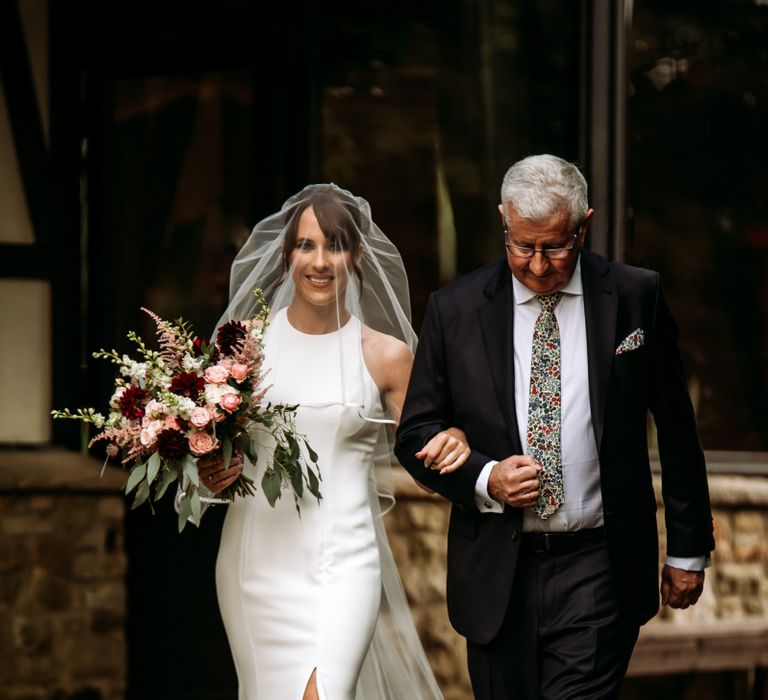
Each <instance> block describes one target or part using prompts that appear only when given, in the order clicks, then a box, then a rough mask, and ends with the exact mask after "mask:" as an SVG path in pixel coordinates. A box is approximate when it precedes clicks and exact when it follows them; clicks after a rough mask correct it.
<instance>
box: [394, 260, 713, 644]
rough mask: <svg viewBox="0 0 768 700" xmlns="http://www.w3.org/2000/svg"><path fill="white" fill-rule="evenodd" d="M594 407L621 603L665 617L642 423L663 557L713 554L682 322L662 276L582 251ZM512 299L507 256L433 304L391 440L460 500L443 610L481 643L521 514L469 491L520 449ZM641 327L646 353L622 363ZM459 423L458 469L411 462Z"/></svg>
mask: <svg viewBox="0 0 768 700" xmlns="http://www.w3.org/2000/svg"><path fill="white" fill-rule="evenodd" d="M579 264H580V265H581V273H582V282H583V288H584V310H585V317H586V332H587V355H588V358H587V360H588V367H589V394H590V396H589V399H590V407H591V411H592V423H593V425H594V431H595V441H596V444H597V446H598V453H599V456H600V483H601V489H602V499H603V509H604V518H605V531H606V539H607V547H608V552H609V556H610V561H611V569H612V573H613V577H614V581H615V586H616V592H617V596H618V601H619V608H620V611H621V614H622V615H623V617H624V619H625V620H626V621H627V622H628V623H630V624H642V623H644V622H646V621H647V620H648V619H649V618H651V617H652V616H653V615H654V614H655V613H656V611H657V610H658V605H659V594H658V562H659V550H658V538H657V531H656V500H655V497H654V492H653V488H652V484H651V471H650V466H649V460H648V445H647V438H646V436H647V414H648V410H649V409H650V411H651V412H652V413H653V416H654V418H655V421H656V425H657V429H658V442H659V456H660V460H661V465H662V483H663V496H664V505H665V516H666V526H667V552H668V553H669V554H670V555H672V556H679V557H693V556H701V555H703V554H707V553H709V552H710V551H711V550H712V549H713V548H714V540H713V537H712V516H711V511H710V503H709V492H708V488H707V479H706V469H705V464H704V456H703V453H702V450H701V446H700V442H699V437H698V432H697V429H696V423H695V419H694V414H693V409H692V406H691V402H690V398H689V396H688V389H687V384H686V378H685V373H684V370H683V366H682V362H681V359H680V353H679V350H678V346H677V326H676V324H675V322H674V320H673V319H672V316H671V315H670V312H669V309H668V308H667V305H666V303H665V301H664V297H663V294H662V291H661V285H660V278H659V275H658V273H656V272H652V271H649V270H643V269H640V268H635V267H630V266H629V265H623V264H620V263H614V262H608V261H606V260H604V259H603V258H601V257H599V256H597V255H594V254H592V253H589V252H587V251H582V253H581V259H580V263H579ZM513 323H514V304H513V298H512V278H511V272H510V270H509V268H508V266H507V263H506V260H501V261H498V262H495V263H492V264H490V265H487V266H485V267H483V268H481V269H480V270H477V271H476V272H473V273H471V274H469V275H467V276H465V277H462V278H461V279H459V280H457V281H455V282H453V283H452V284H450V285H448V286H447V287H445V288H444V289H441V290H440V291H438V292H436V293H435V294H433V295H432V296H431V297H430V300H429V304H428V307H427V312H426V316H425V319H424V324H423V326H422V331H421V335H420V338H419V347H418V350H417V352H416V357H415V361H414V366H413V373H412V375H411V380H410V384H409V387H408V393H407V396H406V400H405V405H404V408H403V414H402V417H401V421H400V427H399V429H398V433H397V446H396V450H395V451H396V454H397V456H398V459H399V460H400V462H401V463H402V464H403V466H405V468H406V469H407V470H408V471H409V472H410V473H411V474H412V475H413V477H414V478H415V479H417V480H418V481H420V482H422V483H424V484H426V485H427V486H429V487H430V488H432V489H434V490H435V491H437V492H438V493H440V494H441V495H443V496H444V497H445V498H447V499H448V500H450V501H452V503H453V508H452V509H451V518H450V525H449V528H448V613H449V616H450V618H451V622H452V623H453V625H454V627H455V628H456V629H457V630H458V631H459V632H460V633H461V634H463V635H464V636H466V637H467V638H469V639H470V640H472V641H475V642H478V643H486V642H488V641H490V640H491V639H493V637H495V636H496V634H497V633H498V631H499V629H500V627H501V624H502V621H503V620H504V617H505V614H506V610H507V604H508V602H509V596H510V592H511V589H512V581H513V579H514V576H515V564H516V561H517V553H518V547H519V544H520V536H521V526H522V517H523V511H522V510H520V509H516V508H511V507H509V506H507V507H506V508H505V512H504V514H503V515H498V514H481V513H480V512H479V511H478V510H477V508H476V507H475V503H474V494H475V482H476V480H477V477H478V475H479V473H480V471H481V470H482V468H483V466H484V465H485V464H486V463H487V462H488V461H489V460H491V459H496V460H501V459H504V458H505V457H508V456H510V455H514V454H522V453H523V450H522V446H521V444H520V438H519V431H518V425H517V417H516V414H515V399H514V397H515V387H514V367H513V358H512V351H513V347H512V344H513V332H512V328H513ZM637 328H642V329H643V330H644V332H645V344H644V345H643V346H642V347H641V348H640V349H637V350H633V351H631V352H627V353H625V354H622V355H619V356H616V355H615V350H616V347H617V346H618V345H619V344H620V343H621V341H622V340H623V339H624V338H626V337H627V336H628V335H629V334H630V333H631V332H632V331H634V330H635V329H637ZM450 426H458V427H460V428H461V429H462V430H464V431H465V432H466V434H467V437H468V440H469V444H470V447H471V448H472V453H471V455H470V457H469V459H468V461H467V462H466V463H465V464H464V465H463V466H462V467H461V468H460V469H459V470H458V471H456V472H454V473H453V474H448V475H442V476H441V475H439V474H437V473H436V472H433V471H430V470H428V469H425V468H424V466H423V463H422V462H421V461H420V460H418V459H416V458H415V456H414V455H415V453H416V452H417V451H418V450H419V449H420V448H421V447H422V446H423V445H424V444H425V443H426V442H427V441H428V440H429V439H430V438H431V437H432V436H433V435H434V434H435V433H437V432H439V431H440V430H443V429H445V428H448V427H450Z"/></svg>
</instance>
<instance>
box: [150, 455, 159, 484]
mask: <svg viewBox="0 0 768 700" xmlns="http://www.w3.org/2000/svg"><path fill="white" fill-rule="evenodd" d="M159 471H160V455H159V454H158V453H157V452H155V453H154V454H153V455H152V456H151V457H150V458H149V461H148V462H147V481H148V482H149V483H150V484H151V483H152V482H153V481H154V480H155V477H156V476H157V473H158V472H159Z"/></svg>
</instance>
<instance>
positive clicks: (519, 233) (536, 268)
mask: <svg viewBox="0 0 768 700" xmlns="http://www.w3.org/2000/svg"><path fill="white" fill-rule="evenodd" d="M499 212H500V213H501V216H502V219H503V220H504V223H505V224H506V227H507V232H508V235H507V243H508V244H510V247H508V248H507V263H508V264H509V269H510V270H512V274H513V275H514V276H515V277H516V278H517V279H518V280H519V281H520V282H521V283H522V284H524V285H525V286H526V287H528V289H530V290H531V291H532V292H535V293H536V294H543V295H546V294H554V293H555V292H559V291H560V290H561V289H563V288H564V287H565V286H566V285H567V284H568V281H569V280H570V279H571V276H572V275H573V271H574V270H575V269H576V264H577V262H578V260H579V251H580V250H581V247H582V245H583V244H584V234H585V233H586V230H587V227H588V225H589V220H590V218H591V217H592V209H590V210H589V211H588V212H587V213H586V214H585V216H584V218H583V219H582V220H581V221H580V222H579V227H578V229H577V230H573V228H572V227H569V222H568V215H567V214H565V213H563V214H556V215H554V216H552V217H551V218H550V219H548V220H547V221H545V222H544V223H542V224H533V223H531V222H530V221H525V220H524V219H521V218H520V217H519V216H518V215H517V212H516V211H515V210H514V209H513V208H512V207H511V206H510V205H508V204H506V205H504V204H499ZM574 234H575V236H576V238H575V240H574ZM571 245H573V250H571V251H570V252H569V253H568V254H567V255H566V256H565V257H563V258H559V259H551V258H547V257H546V255H544V254H543V253H542V252H541V251H542V250H547V249H550V248H570V247H571ZM515 246H520V247H524V248H535V249H537V252H536V253H535V254H534V256H533V257H532V258H526V257H522V256H521V255H516V254H515Z"/></svg>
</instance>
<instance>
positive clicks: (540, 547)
mask: <svg viewBox="0 0 768 700" xmlns="http://www.w3.org/2000/svg"><path fill="white" fill-rule="evenodd" d="M597 542H605V528H602V527H593V528H590V529H588V530H573V531H572V532H524V533H523V537H522V539H521V541H520V548H521V549H522V550H523V551H525V552H535V553H538V554H542V553H544V552H572V551H573V550H576V549H580V548H581V547H584V546H585V545H588V544H596V543H597Z"/></svg>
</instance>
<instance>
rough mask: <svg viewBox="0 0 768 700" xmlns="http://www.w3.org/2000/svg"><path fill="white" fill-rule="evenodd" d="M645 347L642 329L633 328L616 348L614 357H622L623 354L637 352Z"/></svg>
mask: <svg viewBox="0 0 768 700" xmlns="http://www.w3.org/2000/svg"><path fill="white" fill-rule="evenodd" d="M643 345H645V331H644V330H643V329H642V328H635V330H633V331H632V332H631V333H630V334H629V335H628V336H627V337H626V338H624V340H622V341H621V342H620V343H619V346H618V347H617V348H616V355H623V354H624V353H625V352H631V351H632V350H637V349H638V348H639V347H642V346H643Z"/></svg>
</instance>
